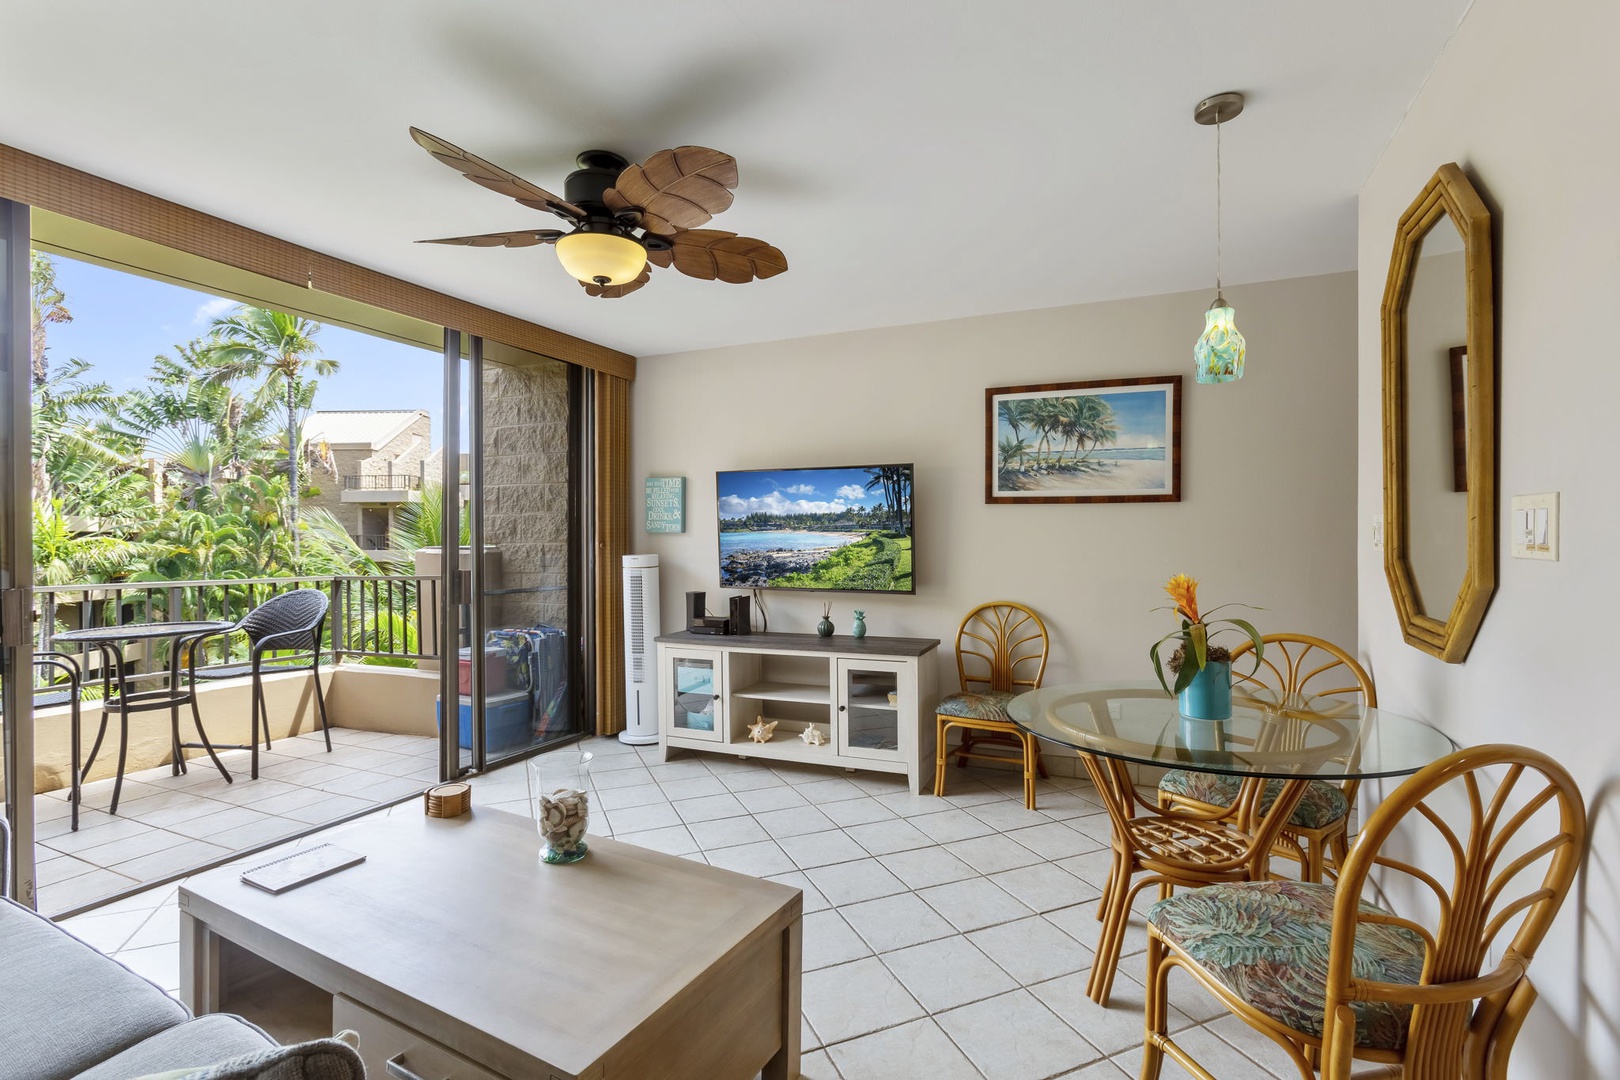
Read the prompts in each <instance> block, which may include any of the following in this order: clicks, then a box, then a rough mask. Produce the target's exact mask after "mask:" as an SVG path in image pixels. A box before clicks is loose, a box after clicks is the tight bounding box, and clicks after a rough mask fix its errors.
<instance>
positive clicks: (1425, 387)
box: [1405, 214, 1468, 621]
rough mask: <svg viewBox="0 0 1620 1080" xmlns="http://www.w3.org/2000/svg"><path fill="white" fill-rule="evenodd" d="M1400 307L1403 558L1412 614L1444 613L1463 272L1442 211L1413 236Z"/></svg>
mask: <svg viewBox="0 0 1620 1080" xmlns="http://www.w3.org/2000/svg"><path fill="white" fill-rule="evenodd" d="M1416 256H1417V257H1416V259H1415V260H1414V262H1413V267H1412V288H1411V292H1410V294H1409V295H1408V298H1407V308H1406V365H1405V366H1406V371H1405V381H1406V387H1405V390H1406V403H1407V408H1406V447H1407V460H1406V501H1407V505H1406V514H1407V518H1406V520H1407V557H1408V559H1409V560H1410V563H1411V568H1412V578H1413V583H1414V585H1415V586H1416V591H1417V594H1418V595H1417V596H1416V598H1415V599H1416V601H1417V604H1416V607H1417V611H1418V613H1421V614H1425V615H1428V616H1429V617H1431V618H1434V619H1440V620H1442V621H1443V620H1445V619H1446V618H1447V616H1448V615H1449V614H1450V612H1451V609H1452V606H1453V604H1455V603H1456V601H1457V595H1458V592H1459V590H1460V589H1461V588H1462V584H1463V577H1464V575H1465V574H1466V573H1467V570H1468V481H1467V467H1466V463H1467V449H1468V448H1467V443H1466V423H1465V418H1466V415H1467V412H1466V404H1467V403H1466V401H1465V397H1464V396H1465V387H1466V386H1467V380H1466V378H1465V375H1466V372H1467V363H1468V356H1467V353H1468V350H1467V343H1468V274H1467V266H1466V258H1465V252H1464V248H1463V238H1462V234H1461V233H1460V232H1458V230H1457V226H1456V225H1455V223H1454V222H1453V221H1452V219H1451V218H1450V216H1448V215H1445V214H1442V215H1440V216H1439V217H1438V218H1437V219H1436V220H1435V222H1434V224H1433V225H1431V226H1430V227H1429V230H1428V232H1426V233H1425V234H1424V235H1423V238H1422V239H1421V240H1420V241H1419V245H1418V250H1417V252H1416Z"/></svg>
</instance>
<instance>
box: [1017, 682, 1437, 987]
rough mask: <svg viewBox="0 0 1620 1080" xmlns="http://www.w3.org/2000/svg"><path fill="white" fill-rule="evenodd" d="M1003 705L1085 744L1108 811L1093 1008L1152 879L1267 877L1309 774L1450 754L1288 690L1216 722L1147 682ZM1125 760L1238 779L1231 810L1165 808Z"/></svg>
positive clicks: (1431, 742)
mask: <svg viewBox="0 0 1620 1080" xmlns="http://www.w3.org/2000/svg"><path fill="white" fill-rule="evenodd" d="M1008 712H1009V713H1010V714H1011V716H1012V719H1013V721H1014V722H1015V723H1016V724H1018V726H1019V727H1021V728H1023V729H1024V730H1025V731H1028V732H1030V733H1031V734H1033V735H1035V736H1036V737H1038V738H1040V739H1044V740H1046V741H1047V742H1050V743H1056V744H1059V745H1061V746H1066V747H1070V748H1072V749H1074V750H1077V751H1079V755H1080V760H1081V762H1082V763H1083V764H1084V766H1085V768H1086V771H1087V773H1088V774H1089V775H1090V777H1091V780H1092V783H1093V784H1095V785H1096V788H1097V793H1098V795H1099V797H1100V798H1101V799H1102V802H1103V805H1104V808H1105V809H1106V810H1107V812H1108V815H1109V818H1110V824H1111V830H1112V842H1111V847H1112V868H1111V870H1110V875H1109V881H1108V886H1107V888H1106V889H1105V891H1104V894H1103V897H1102V900H1101V902H1100V903H1099V905H1098V914H1097V918H1098V920H1099V921H1101V922H1102V923H1103V930H1102V937H1101V939H1100V940H1099V943H1098V946H1097V950H1096V958H1095V960H1094V962H1093V965H1092V973H1091V981H1090V984H1089V985H1088V987H1087V993H1088V994H1089V996H1090V997H1091V998H1092V999H1093V1000H1094V1001H1096V1002H1097V1003H1098V1004H1101V1005H1106V1004H1107V1002H1108V996H1109V992H1110V989H1111V987H1112V984H1113V973H1114V967H1115V966H1116V965H1117V963H1118V959H1119V952H1120V948H1121V946H1122V944H1123V941H1124V933H1125V924H1126V923H1127V921H1128V919H1129V914H1130V905H1131V902H1132V901H1133V900H1134V899H1135V897H1136V895H1137V894H1138V893H1139V892H1140V891H1141V890H1142V889H1143V888H1145V887H1147V886H1149V885H1154V884H1157V885H1158V886H1159V889H1160V895H1167V894H1168V893H1169V892H1170V891H1171V890H1172V889H1174V888H1176V887H1178V886H1179V887H1196V886H1200V885H1209V884H1215V883H1217V882H1222V881H1252V880H1261V879H1263V878H1266V877H1268V876H1270V874H1271V869H1270V863H1271V853H1272V850H1273V848H1274V847H1276V846H1277V845H1278V843H1279V840H1282V842H1283V843H1284V845H1285V846H1286V845H1287V841H1286V839H1283V837H1284V827H1285V826H1286V825H1287V823H1288V820H1289V817H1290V816H1291V815H1292V814H1293V812H1294V810H1295V808H1296V807H1297V806H1298V805H1299V803H1300V800H1301V799H1302V798H1303V797H1304V795H1305V793H1306V790H1307V787H1308V785H1309V784H1310V782H1311V781H1313V780H1324V781H1329V782H1338V781H1346V780H1352V779H1372V778H1375V777H1398V776H1406V775H1409V774H1411V773H1415V772H1417V771H1418V770H1419V769H1422V768H1423V767H1424V766H1426V765H1428V764H1429V763H1430V762H1433V761H1436V760H1438V759H1439V758H1442V757H1444V756H1445V755H1447V754H1449V753H1451V752H1452V751H1453V750H1455V749H1456V743H1455V742H1453V741H1452V740H1451V738H1450V737H1449V736H1447V735H1445V734H1444V733H1443V732H1441V731H1439V730H1438V729H1436V728H1434V727H1431V726H1430V725H1428V724H1426V723H1424V722H1423V721H1421V720H1416V719H1413V718H1411V717H1406V716H1401V715H1399V714H1397V713H1393V712H1390V711H1389V710H1387V709H1377V708H1372V707H1369V706H1365V705H1362V704H1360V703H1358V702H1348V701H1342V700H1338V699H1334V698H1304V699H1299V698H1284V697H1282V696H1281V695H1280V694H1278V693H1277V692H1276V691H1273V690H1271V689H1269V688H1264V687H1258V686H1251V687H1245V688H1239V687H1234V689H1233V701H1232V715H1231V717H1230V718H1229V719H1227V720H1219V721H1216V720H1193V719H1189V718H1187V717H1183V716H1182V715H1181V713H1180V711H1179V709H1178V707H1177V703H1176V699H1175V698H1173V697H1169V696H1167V695H1166V694H1165V692H1164V690H1163V688H1161V687H1160V686H1159V685H1158V684H1157V683H1151V682H1091V683H1073V684H1068V685H1062V686H1052V687H1046V688H1044V689H1040V690H1035V691H1031V692H1030V693H1026V694H1022V695H1020V696H1019V697H1017V698H1014V699H1013V701H1012V703H1011V705H1010V706H1009V707H1008ZM1132 766H1149V767H1154V768H1159V769H1185V770H1189V771H1193V772H1206V773H1215V774H1222V775H1225V776H1230V777H1235V778H1237V779H1238V780H1239V781H1240V783H1239V786H1238V792H1237V796H1236V798H1235V799H1234V800H1233V802H1232V804H1231V805H1230V806H1229V807H1219V808H1212V809H1209V810H1194V809H1171V808H1169V807H1166V806H1163V805H1160V803H1159V801H1158V793H1157V791H1156V790H1152V791H1151V792H1150V793H1149V794H1144V793H1143V792H1142V791H1140V790H1139V789H1138V787H1137V784H1136V776H1135V775H1133V772H1132ZM1272 781H1280V784H1279V783H1271V782H1272ZM1268 788H1269V790H1268ZM1296 846H1297V845H1296ZM1301 861H1302V863H1303V859H1302V860H1301ZM1138 874H1140V875H1143V876H1142V877H1141V879H1140V880H1134V879H1135V878H1136V876H1137V875H1138Z"/></svg>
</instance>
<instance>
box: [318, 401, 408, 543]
mask: <svg viewBox="0 0 1620 1080" xmlns="http://www.w3.org/2000/svg"><path fill="white" fill-rule="evenodd" d="M432 435H433V429H432V421H431V420H430V419H429V417H428V414H427V412H426V411H424V410H421V409H411V410H383V409H377V410H352V411H341V412H338V411H334V412H314V413H311V414H310V416H309V419H308V420H306V421H305V422H304V437H305V438H306V439H307V440H308V442H309V443H310V445H311V446H314V447H317V448H320V454H319V456H320V457H321V458H323V459H325V460H326V461H328V462H329V463H330V466H331V472H330V473H322V472H321V471H319V470H316V471H315V472H314V474H313V475H311V476H310V477H309V478H308V480H307V481H306V483H307V484H308V486H309V488H311V489H318V490H319V492H320V493H319V494H318V495H312V496H308V497H306V498H305V500H304V506H305V507H307V508H310V509H314V508H320V509H323V510H327V511H329V512H330V513H331V514H332V516H333V517H334V518H336V519H337V520H338V522H339V523H340V524H342V525H343V527H344V529H346V530H347V531H348V533H349V535H350V536H351V537H353V538H354V542H355V543H357V544H359V545H360V547H361V548H362V549H364V550H366V551H375V552H386V551H388V550H390V548H391V546H392V545H391V540H390V537H391V536H392V534H393V530H394V528H395V526H396V524H397V522H396V519H395V515H396V513H397V512H398V510H399V508H400V507H402V506H405V505H407V504H409V503H413V502H417V501H419V500H420V499H421V497H422V485H423V481H424V479H425V478H426V477H427V476H430V475H437V468H436V466H435V467H434V468H433V469H432V470H431V471H430V470H429V465H430V462H434V461H436V456H435V455H434V454H433V450H432ZM333 474H335V475H333Z"/></svg>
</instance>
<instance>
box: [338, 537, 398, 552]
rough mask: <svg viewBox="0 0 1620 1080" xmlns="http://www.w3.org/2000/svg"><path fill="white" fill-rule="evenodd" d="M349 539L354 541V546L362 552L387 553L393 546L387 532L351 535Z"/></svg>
mask: <svg viewBox="0 0 1620 1080" xmlns="http://www.w3.org/2000/svg"><path fill="white" fill-rule="evenodd" d="M349 539H351V540H353V541H354V546H355V547H357V548H359V549H360V550H361V551H387V550H388V549H389V547H391V546H392V545H391V544H390V537H389V535H388V534H387V533H385V532H382V533H350V534H349Z"/></svg>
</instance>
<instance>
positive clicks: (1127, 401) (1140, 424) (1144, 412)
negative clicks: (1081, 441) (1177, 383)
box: [996, 386, 1169, 450]
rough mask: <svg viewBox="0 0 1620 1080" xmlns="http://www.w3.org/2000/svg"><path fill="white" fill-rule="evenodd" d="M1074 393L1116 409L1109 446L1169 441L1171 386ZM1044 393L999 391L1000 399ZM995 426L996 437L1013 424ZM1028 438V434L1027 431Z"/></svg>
mask: <svg viewBox="0 0 1620 1080" xmlns="http://www.w3.org/2000/svg"><path fill="white" fill-rule="evenodd" d="M1074 393H1075V396H1077V397H1081V396H1084V397H1098V398H1101V399H1102V400H1103V401H1105V402H1107V403H1108V407H1109V408H1111V409H1113V410H1114V423H1115V425H1116V426H1117V427H1118V428H1119V438H1118V439H1117V440H1115V441H1114V442H1112V443H1109V444H1108V445H1109V446H1112V447H1117V448H1119V449H1122V450H1123V449H1126V448H1133V447H1144V446H1164V445H1166V444H1167V443H1168V442H1169V440H1168V438H1167V437H1166V435H1165V428H1166V420H1167V414H1166V410H1165V400H1166V398H1165V396H1166V395H1167V394H1168V393H1169V388H1168V387H1162V386H1153V387H1143V388H1142V389H1140V390H1129V389H1123V388H1122V389H1119V390H1110V391H1106V392H1103V393H1099V394H1085V393H1083V392H1082V391H1075V392H1074ZM1044 396H1046V395H1045V394H1039V393H1034V394H1003V395H998V400H1014V399H1017V398H1027V397H1044ZM996 429H997V438H1000V437H1002V436H1009V437H1010V436H1011V435H1012V428H1010V427H1008V426H1007V422H1006V421H1005V420H1001V421H998V422H997V424H996ZM1025 438H1029V436H1028V434H1027V433H1026V435H1025ZM1031 441H1034V440H1033V439H1031Z"/></svg>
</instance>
